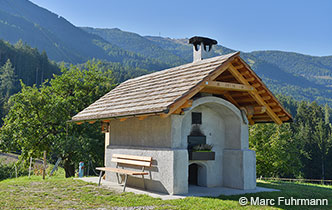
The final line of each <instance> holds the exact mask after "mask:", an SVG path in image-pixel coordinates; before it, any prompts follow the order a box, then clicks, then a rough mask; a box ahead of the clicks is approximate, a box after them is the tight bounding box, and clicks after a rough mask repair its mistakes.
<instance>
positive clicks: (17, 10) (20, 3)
mask: <svg viewBox="0 0 332 210" xmlns="http://www.w3.org/2000/svg"><path fill="white" fill-rule="evenodd" d="M0 39H3V40H6V41H9V42H10V43H12V44H13V43H16V42H18V41H19V40H23V42H25V43H27V44H29V45H31V46H32V47H35V48H37V49H38V51H39V52H42V51H46V52H47V55H48V56H49V57H50V59H52V60H55V61H65V62H68V63H74V64H77V63H84V62H86V61H87V60H89V59H92V58H96V59H101V60H103V65H104V66H105V67H106V66H107V67H112V68H114V69H115V71H114V72H115V73H116V75H117V76H118V77H119V78H118V80H119V81H123V80H125V79H128V78H130V77H133V76H135V75H141V74H144V73H148V72H151V71H158V70H161V69H165V68H169V67H172V66H177V65H181V64H184V63H189V62H192V51H193V50H192V46H191V45H189V44H188V39H187V38H184V39H173V38H166V37H158V36H141V35H139V34H137V33H133V32H127V31H123V30H120V29H117V28H114V29H96V28H90V27H83V28H79V27H76V26H74V25H73V24H71V23H70V22H68V21H67V20H66V19H64V18H63V17H60V16H58V15H56V14H54V13H52V12H50V11H48V10H46V9H43V8H41V7H39V6H37V5H35V4H33V3H31V2H29V1H27V0H15V1H13V0H0ZM234 51H235V50H234V49H231V48H227V47H224V46H222V45H217V46H214V47H213V48H212V50H211V51H210V52H209V53H205V54H204V55H203V57H204V58H207V57H213V56H218V55H222V54H227V53H230V52H234ZM241 56H242V58H243V59H244V60H245V61H246V62H248V64H249V65H251V67H252V68H253V69H254V70H255V72H256V73H257V74H258V75H259V76H260V77H261V78H262V79H263V81H264V82H265V83H266V84H267V85H268V87H269V88H270V89H271V90H272V91H273V92H274V93H275V94H279V93H280V94H285V95H290V96H293V97H294V98H295V99H297V100H309V101H317V102H318V103H321V104H324V103H328V104H330V105H331V106H332V56H325V57H317V56H310V55H303V54H299V53H292V52H282V51H254V52H242V53H241ZM108 62H112V63H110V64H109V63H108ZM121 71H124V72H121ZM30 80H31V81H32V79H30ZM36 81H37V80H36Z"/></svg>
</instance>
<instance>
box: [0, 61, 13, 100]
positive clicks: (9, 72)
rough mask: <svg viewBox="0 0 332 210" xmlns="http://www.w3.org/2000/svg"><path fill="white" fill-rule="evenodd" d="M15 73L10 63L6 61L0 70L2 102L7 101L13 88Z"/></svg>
mask: <svg viewBox="0 0 332 210" xmlns="http://www.w3.org/2000/svg"><path fill="white" fill-rule="evenodd" d="M15 80H16V76H15V72H14V68H13V65H12V63H11V62H10V60H9V59H8V60H7V62H6V63H5V65H3V66H2V67H1V69H0V91H1V96H2V99H3V100H4V101H7V100H8V98H9V96H10V95H11V94H12V93H13V91H14V88H15Z"/></svg>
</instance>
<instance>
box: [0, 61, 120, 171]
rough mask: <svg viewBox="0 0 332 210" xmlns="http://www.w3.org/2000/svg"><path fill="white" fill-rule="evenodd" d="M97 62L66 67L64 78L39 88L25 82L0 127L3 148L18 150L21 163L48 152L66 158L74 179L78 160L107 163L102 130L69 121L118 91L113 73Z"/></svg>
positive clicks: (57, 78)
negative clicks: (106, 94) (100, 67)
mask: <svg viewBox="0 0 332 210" xmlns="http://www.w3.org/2000/svg"><path fill="white" fill-rule="evenodd" d="M98 65H99V63H95V62H94V63H91V62H88V63H87V64H86V65H85V68H84V69H83V70H80V69H79V68H78V67H76V66H71V67H70V68H69V69H68V68H65V67H64V66H62V75H61V76H54V78H53V79H51V80H50V81H49V82H45V83H44V84H42V85H41V87H39V88H38V87H36V85H34V86H32V87H30V86H26V85H24V84H23V83H22V90H21V91H20V92H19V93H17V94H15V95H14V96H12V97H11V98H10V105H11V107H10V110H9V113H8V115H7V116H6V118H5V119H4V125H3V127H2V128H1V142H0V145H1V146H2V148H3V149H5V150H7V151H10V150H15V149H20V150H21V152H22V154H21V157H22V159H28V158H29V157H41V154H42V152H43V151H44V150H46V151H47V152H48V153H49V154H51V155H52V156H55V157H61V158H62V160H64V162H63V164H64V168H65V171H66V177H69V176H73V175H74V169H75V164H76V165H77V164H78V162H79V161H89V160H91V161H94V162H97V163H98V164H101V163H102V161H103V149H104V142H103V140H102V134H101V132H100V127H99V125H98V124H97V123H95V124H93V125H90V124H88V125H76V124H73V123H68V120H70V119H71V117H72V116H73V115H75V114H76V113H78V112H79V111H81V110H83V109H84V108H85V107H87V106H88V105H90V104H91V103H93V102H94V101H95V100H97V99H98V98H99V97H101V96H102V95H104V94H105V93H106V92H108V91H109V90H111V88H112V87H114V84H113V83H114V82H113V81H114V79H113V76H112V73H111V71H110V70H108V71H104V72H102V71H100V70H99V68H98Z"/></svg>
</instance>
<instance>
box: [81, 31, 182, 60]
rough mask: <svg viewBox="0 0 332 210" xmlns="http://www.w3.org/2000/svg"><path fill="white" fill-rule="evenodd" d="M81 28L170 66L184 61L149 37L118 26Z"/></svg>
mask: <svg viewBox="0 0 332 210" xmlns="http://www.w3.org/2000/svg"><path fill="white" fill-rule="evenodd" d="M81 29H82V30H84V31H86V32H88V33H91V34H95V35H98V36H100V37H101V38H103V39H105V40H106V41H108V42H109V43H112V44H114V45H116V46H119V47H121V48H122V49H125V50H127V51H130V52H134V53H137V54H140V55H143V56H145V57H147V58H152V59H158V60H160V61H163V62H164V63H167V64H168V65H170V66H177V65H180V64H183V63H185V62H186V61H185V59H183V58H181V57H179V56H177V55H174V54H173V53H172V52H170V51H168V50H165V49H163V48H162V47H160V46H158V45H156V44H155V43H154V42H152V41H150V40H149V39H146V38H145V37H143V36H141V35H139V34H136V33H132V32H127V31H122V30H120V29H118V28H112V29H107V28H104V29H102V28H91V27H81Z"/></svg>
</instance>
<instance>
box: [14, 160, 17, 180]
mask: <svg viewBox="0 0 332 210" xmlns="http://www.w3.org/2000/svg"><path fill="white" fill-rule="evenodd" d="M14 166H15V175H16V178H17V166H16V163H15V165H14Z"/></svg>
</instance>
